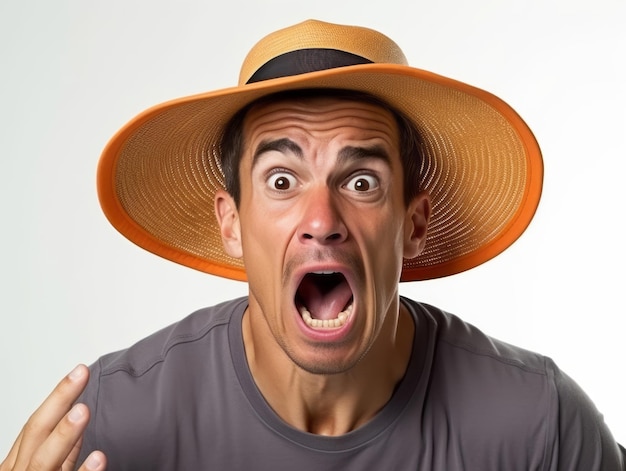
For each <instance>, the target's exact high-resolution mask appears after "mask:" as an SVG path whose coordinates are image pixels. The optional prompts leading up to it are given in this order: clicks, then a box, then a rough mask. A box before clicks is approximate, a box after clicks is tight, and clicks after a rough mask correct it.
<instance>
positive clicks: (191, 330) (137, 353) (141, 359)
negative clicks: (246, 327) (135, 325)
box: [93, 298, 247, 377]
mask: <svg viewBox="0 0 626 471" xmlns="http://www.w3.org/2000/svg"><path fill="white" fill-rule="evenodd" d="M246 305H247V300H246V298H239V299H234V300H229V301H226V302H223V303H220V304H217V305H215V306H212V307H207V308H203V309H199V310H197V311H195V312H193V313H192V314H190V315H189V316H187V317H185V318H184V319H182V320H180V321H178V322H176V323H174V324H172V325H170V326H167V327H165V328H163V329H161V330H159V331H157V332H155V333H153V334H152V335H149V336H148V337H146V338H144V339H142V340H140V341H139V342H137V343H136V344H134V345H133V346H131V347H129V348H127V349H124V350H120V351H118V352H113V353H109V354H107V355H104V356H102V357H101V358H100V359H99V360H98V362H97V365H94V366H93V368H96V367H97V369H98V370H99V371H98V373H99V374H100V376H107V375H111V374H114V373H116V372H125V373H127V374H129V375H131V376H135V377H136V376H141V375H143V374H144V373H146V372H147V371H149V370H150V369H151V368H153V367H154V366H155V365H157V364H159V363H162V362H163V361H165V360H166V359H169V357H170V356H176V355H175V354H176V353H178V352H177V350H178V349H180V348H181V347H183V349H186V350H190V351H191V350H193V348H194V347H195V346H196V344H198V343H202V342H203V341H205V340H207V338H208V337H212V336H215V334H218V335H219V333H220V332H223V331H225V330H226V329H227V327H228V324H229V323H230V320H231V317H232V315H233V313H235V312H237V311H238V310H241V311H243V309H245V307H246Z"/></svg>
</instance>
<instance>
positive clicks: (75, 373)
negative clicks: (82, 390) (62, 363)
mask: <svg viewBox="0 0 626 471" xmlns="http://www.w3.org/2000/svg"><path fill="white" fill-rule="evenodd" d="M84 372H85V370H84V369H83V366H82V365H78V366H77V367H76V368H74V369H73V370H72V371H71V372H70V374H69V375H67V376H68V378H70V379H71V380H72V381H76V380H77V379H79V378H80V377H81V376H83V374H84Z"/></svg>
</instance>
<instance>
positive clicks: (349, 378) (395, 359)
mask: <svg viewBox="0 0 626 471" xmlns="http://www.w3.org/2000/svg"><path fill="white" fill-rule="evenodd" d="M251 308H252V309H253V304H252V303H251V307H250V308H249V309H248V311H246V313H245V316H244V319H243V335H244V344H245V347H246V357H247V360H248V364H249V367H250V370H251V372H252V376H253V377H254V380H255V382H256V384H257V387H258V388H259V389H260V391H261V393H262V394H263V396H264V397H265V400H266V401H267V402H268V403H269V405H270V406H271V407H272V409H273V410H274V411H275V412H276V413H277V414H278V415H279V416H280V417H281V418H282V419H283V420H284V421H285V422H287V423H288V424H290V425H291V426H293V427H295V428H297V429H299V430H302V431H306V432H310V433H315V434H319V435H329V436H335V435H341V434H345V433H348V432H350V431H351V430H355V429H356V428H358V427H360V426H361V425H364V424H365V423H366V422H368V421H369V420H370V419H372V418H373V417H374V416H375V415H376V413H377V412H378V411H380V409H382V408H383V407H384V405H385V404H386V403H387V402H388V401H389V400H390V399H391V396H392V395H393V391H394V390H395V388H396V386H397V384H398V382H399V381H400V380H401V379H402V377H403V376H404V373H405V371H406V368H407V366H408V362H409V358H410V355H411V351H412V345H413V336H414V329H415V325H414V322H413V319H412V317H411V315H410V314H409V313H408V311H407V310H406V308H405V307H404V306H402V305H401V304H400V302H399V300H398V301H397V302H395V303H392V306H391V307H390V312H389V313H387V316H386V320H385V323H384V325H383V327H382V330H381V332H380V333H379V335H378V337H377V339H376V341H375V342H374V343H373V345H372V347H371V348H370V349H369V351H368V352H367V353H366V354H365V356H364V357H363V358H362V359H361V360H360V361H359V362H358V363H357V364H356V365H355V366H353V367H352V368H350V369H349V370H348V371H345V372H342V373H336V374H328V375H324V374H316V373H311V372H308V371H305V370H304V369H302V368H300V367H298V366H297V365H296V364H295V363H294V362H293V361H292V360H291V359H290V358H289V357H288V356H287V355H286V354H285V352H284V351H283V350H282V349H281V348H280V346H278V344H277V343H276V341H274V340H273V339H272V338H271V337H268V335H271V333H270V332H269V329H268V327H267V324H266V323H265V322H259V320H262V319H264V317H263V315H262V313H259V314H260V315H255V314H252V315H251V312H250V309H251ZM268 339H270V341H268Z"/></svg>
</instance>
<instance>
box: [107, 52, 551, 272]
mask: <svg viewBox="0 0 626 471" xmlns="http://www.w3.org/2000/svg"><path fill="white" fill-rule="evenodd" d="M300 88H340V89H349V90H357V91H363V92H366V93H369V94H371V95H374V96H376V97H379V98H381V99H382V100H384V101H386V102H387V103H389V104H390V105H391V106H392V107H394V108H396V109H398V110H399V111H401V112H403V113H404V114H405V115H406V116H407V117H408V118H409V119H411V120H412V122H413V123H414V125H415V126H416V128H417V130H418V131H419V133H420V136H421V137H422V139H423V143H424V148H423V151H424V161H423V165H422V172H421V173H422V178H421V180H422V181H421V182H416V184H419V185H420V186H421V187H422V188H424V189H426V190H428V191H429V192H430V194H431V198H432V202H433V205H432V218H431V222H430V225H429V231H428V236H427V240H426V248H425V250H424V251H423V252H422V254H420V255H419V256H418V257H416V258H414V259H410V260H404V268H403V271H402V275H401V280H402V281H410V280H424V279H431V278H438V277H443V276H448V275H452V274H455V273H459V272H462V271H465V270H468V269H470V268H473V267H475V266H478V265H480V264H482V263H484V262H486V261H487V260H489V259H491V258H493V257H495V256H496V255H498V254H499V253H501V252H502V251H503V250H505V249H506V248H507V247H509V246H510V245H511V244H512V243H513V242H514V241H515V240H517V238H518V237H519V236H520V235H521V234H522V233H523V232H524V230H525V229H526V227H527V226H528V224H529V223H530V221H531V219H532V218H533V215H534V214H535V211H536V208H537V205H538V203H539V199H540V195H541V188H542V182H543V162H542V158H541V152H540V149H539V146H538V144H537V141H536V140H535V138H534V136H533V134H532V132H531V131H530V129H529V128H528V126H527V125H526V124H525V123H524V121H523V120H522V119H521V118H520V117H519V115H518V114H517V113H516V112H515V111H514V110H513V109H512V108H511V107H510V106H509V105H508V104H506V103H505V102H504V101H502V100H501V99H499V98H498V97H496V96H494V95H492V94H490V93H488V92H486V91H484V90H481V89H478V88H475V87H472V86H470V85H467V84H465V83H462V82H459V81H456V80H453V79H450V78H446V77H442V76H440V75H436V74H433V73H431V72H427V71H424V70H420V69H416V68H413V67H408V66H403V65H389V64H365V65H355V66H350V67H342V68H336V69H330V70H324V71H319V72H312V73H308V74H302V75H298V76H292V77H283V78H278V79H272V80H267V81H263V82H258V83H254V84H249V85H245V86H241V87H232V88H227V89H222V90H218V91H214V92H209V93H203V94H198V95H193V96H188V97H184V98H180V99H176V100H172V101H169V102H166V103H162V104H160V105H157V106H155V107H152V108H150V109H148V110H146V111H145V112H143V113H141V114H140V115H138V116H137V117H135V118H134V119H133V120H131V121H130V122H129V123H128V124H126V125H125V126H124V127H123V128H122V129H121V130H120V131H119V132H118V133H117V134H116V135H115V136H114V137H113V138H112V139H111V140H110V141H109V143H108V144H107V146H106V148H105V149H104V151H103V154H102V156H101V159H100V163H99V166H98V177H97V183H98V195H99V199H100V203H101V206H102V208H103V211H104V213H105V215H106V217H107V218H108V219H109V221H110V222H111V224H112V225H113V226H114V227H115V228H116V229H117V230H118V231H119V232H120V233H122V234H123V235H124V236H125V237H127V238H128V239H129V240H131V241H132V242H134V243H135V244H137V245H139V246H140V247H143V248H144V249H146V250H148V251H150V252H152V253H154V254H156V255H159V256H161V257H164V258H166V259H169V260H171V261H174V262H176V263H179V264H182V265H185V266H188V267H191V268H194V269H197V270H200V271H203V272H206V273H211V274H214V275H218V276H222V277H226V278H232V279H236V280H246V274H245V267H244V266H243V264H242V261H241V260H238V259H233V258H231V257H229V256H228V255H227V254H226V253H225V252H224V251H223V249H222V242H221V237H220V233H219V228H218V225H217V220H216V218H215V215H214V211H213V207H214V203H213V198H214V195H215V192H216V191H217V189H218V188H223V187H224V186H223V175H222V172H221V168H220V162H219V142H220V137H221V134H222V132H223V127H224V125H225V124H226V122H227V121H228V120H229V119H230V118H231V117H232V116H233V115H234V114H235V113H236V112H237V111H238V110H240V109H241V108H243V107H244V106H246V105H247V104H249V103H251V102H252V101H254V100H256V99H257V98H260V97H262V96H265V95H268V94H271V93H274V92H278V91H283V90H289V89H300Z"/></svg>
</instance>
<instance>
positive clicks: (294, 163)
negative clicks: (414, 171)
mask: <svg viewBox="0 0 626 471" xmlns="http://www.w3.org/2000/svg"><path fill="white" fill-rule="evenodd" d="M398 142H399V139H398V131H397V126H396V122H395V119H394V117H393V116H392V115H391V114H390V113H389V112H387V111H386V110H383V109H382V108H379V107H377V106H375V105H372V104H366V103H361V102H355V101H344V100H338V99H331V98H315V99H307V100H301V101H281V102H278V103H272V104H269V105H262V106H257V107H253V108H252V109H251V110H250V112H249V113H248V115H247V116H246V119H245V121H244V146H243V155H242V159H241V163H240V182H241V201H240V205H239V208H238V209H233V211H232V214H233V217H232V218H230V219H229V221H234V222H232V223H231V222H228V223H227V224H226V226H228V228H229V229H228V231H227V232H228V233H229V234H231V233H234V234H235V237H234V239H235V242H233V241H232V240H231V241H230V242H229V243H226V247H227V251H229V252H230V253H231V255H235V256H237V255H240V254H241V255H242V256H243V260H244V263H245V267H246V272H247V276H248V283H249V289H250V311H249V313H248V315H249V316H250V322H251V326H252V327H251V330H252V332H253V337H254V341H255V345H257V344H259V343H261V344H265V345H266V347H267V348H268V349H270V350H271V349H272V348H275V347H277V346H278V347H279V350H277V351H278V352H281V353H280V354H286V355H288V357H289V358H290V359H291V360H292V361H293V362H294V363H296V364H297V365H299V366H300V367H301V368H303V369H305V370H307V371H309V372H312V373H320V374H332V373H339V372H344V371H347V370H349V369H350V368H351V367H353V366H354V365H355V364H356V363H357V362H358V361H359V360H360V359H361V358H363V356H364V355H365V354H366V353H367V352H368V351H369V350H370V349H371V348H372V346H373V345H375V344H376V342H386V341H390V342H391V341H392V340H393V339H391V338H381V337H383V335H380V334H381V332H390V331H391V330H393V329H386V328H385V325H387V326H389V325H390V324H394V325H395V322H396V321H397V316H398V282H399V277H400V272H401V269H402V259H403V256H415V255H416V254H415V250H416V245H415V244H416V243H417V244H418V245H419V247H420V249H421V244H422V242H423V240H422V239H423V237H424V236H425V226H426V224H427V219H428V202H427V201H426V202H425V203H424V202H423V201H422V200H425V199H427V197H425V196H424V195H420V197H418V200H419V201H421V202H422V203H421V204H409V205H405V203H404V200H403V184H402V164H401V161H400V156H399V149H398ZM217 208H218V213H219V212H220V209H219V204H218V205H217ZM416 208H417V212H420V211H422V212H424V211H425V212H426V214H424V215H422V216H423V219H424V220H423V221H421V220H418V219H416V215H415V213H416ZM418 216H419V215H418ZM222 219H223V218H222ZM416 223H417V224H418V225H423V226H424V227H419V228H416V227H415V224H416ZM222 227H223V233H224V224H223V223H222ZM233 228H234V230H231V229H233ZM416 234H417V236H416ZM416 240H417V241H416ZM229 244H230V245H229ZM233 246H234V247H235V249H233ZM407 252H410V253H409V254H408V255H407ZM257 346H258V345H257ZM261 348H263V347H261Z"/></svg>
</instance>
